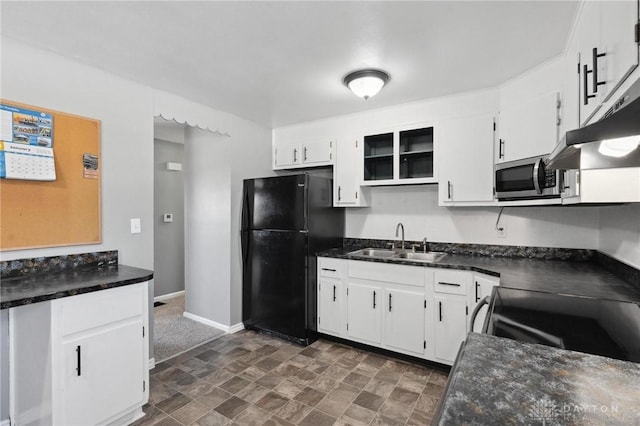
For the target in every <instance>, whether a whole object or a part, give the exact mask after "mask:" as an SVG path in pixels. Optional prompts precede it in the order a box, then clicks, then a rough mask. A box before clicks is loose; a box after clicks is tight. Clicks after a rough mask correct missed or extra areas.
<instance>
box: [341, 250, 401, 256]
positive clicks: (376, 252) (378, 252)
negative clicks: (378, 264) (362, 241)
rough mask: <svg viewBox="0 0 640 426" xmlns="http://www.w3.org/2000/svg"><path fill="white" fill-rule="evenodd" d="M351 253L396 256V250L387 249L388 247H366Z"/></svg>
mask: <svg viewBox="0 0 640 426" xmlns="http://www.w3.org/2000/svg"><path fill="white" fill-rule="evenodd" d="M349 254H350V255H352V256H363V257H384V258H390V257H393V256H395V254H396V252H395V251H393V250H387V249H376V248H366V249H362V250H356V251H352V252H351V253H349Z"/></svg>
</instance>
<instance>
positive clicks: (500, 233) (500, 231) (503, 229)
mask: <svg viewBox="0 0 640 426" xmlns="http://www.w3.org/2000/svg"><path fill="white" fill-rule="evenodd" d="M496 236H497V237H498V238H507V223H506V220H504V219H502V220H501V221H500V223H499V224H498V225H497V226H496Z"/></svg>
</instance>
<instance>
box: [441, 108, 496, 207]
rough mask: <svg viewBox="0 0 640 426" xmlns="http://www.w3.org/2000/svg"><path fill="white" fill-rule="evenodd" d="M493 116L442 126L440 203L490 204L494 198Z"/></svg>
mask: <svg viewBox="0 0 640 426" xmlns="http://www.w3.org/2000/svg"><path fill="white" fill-rule="evenodd" d="M494 129H495V120H494V117H493V114H483V115H476V116H473V117H464V118H458V119H453V120H447V121H444V122H442V123H441V125H440V144H439V145H438V147H439V152H440V154H439V156H438V169H439V171H438V175H439V180H440V183H439V187H438V195H439V204H440V205H441V206H456V205H491V204H494V203H495V201H494V197H493V185H494V183H493V181H494V179H493V148H494V135H495V130H494Z"/></svg>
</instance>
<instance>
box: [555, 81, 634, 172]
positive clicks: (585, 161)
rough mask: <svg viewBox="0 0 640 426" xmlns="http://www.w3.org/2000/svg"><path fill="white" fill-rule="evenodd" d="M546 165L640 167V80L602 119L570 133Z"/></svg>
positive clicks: (557, 166) (600, 167)
mask: <svg viewBox="0 0 640 426" xmlns="http://www.w3.org/2000/svg"><path fill="white" fill-rule="evenodd" d="M545 164H546V166H547V168H550V169H565V170H570V169H581V170H588V169H612V168H621V167H640V79H638V80H637V81H636V82H635V83H633V85H631V87H630V88H629V89H628V90H627V91H626V92H625V93H624V94H623V95H622V96H621V97H620V98H619V99H618V100H617V101H616V102H615V104H614V105H613V106H612V107H611V108H610V109H609V110H608V111H607V112H606V114H605V115H604V116H603V118H602V119H600V120H599V121H597V122H595V123H592V124H590V125H588V126H585V127H582V128H579V129H576V130H571V131H569V132H567V133H566V134H565V135H564V137H563V138H562V140H561V141H560V143H558V145H557V146H556V147H555V148H554V150H553V151H552V152H551V154H550V155H549V157H548V159H547V161H546V162H545Z"/></svg>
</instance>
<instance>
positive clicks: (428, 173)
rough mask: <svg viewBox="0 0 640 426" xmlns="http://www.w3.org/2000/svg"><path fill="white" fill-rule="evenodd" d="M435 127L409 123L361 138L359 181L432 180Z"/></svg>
mask: <svg viewBox="0 0 640 426" xmlns="http://www.w3.org/2000/svg"><path fill="white" fill-rule="evenodd" d="M435 142H436V137H435V130H434V126H433V125H430V124H422V125H410V126H403V127H397V128H394V129H388V130H384V131H381V132H379V133H373V134H368V135H366V136H364V138H363V156H362V161H363V170H364V173H363V176H362V178H363V185H402V184H417V183H436V182H437V179H436V176H435V174H434V170H435V168H434V165H435Z"/></svg>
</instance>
